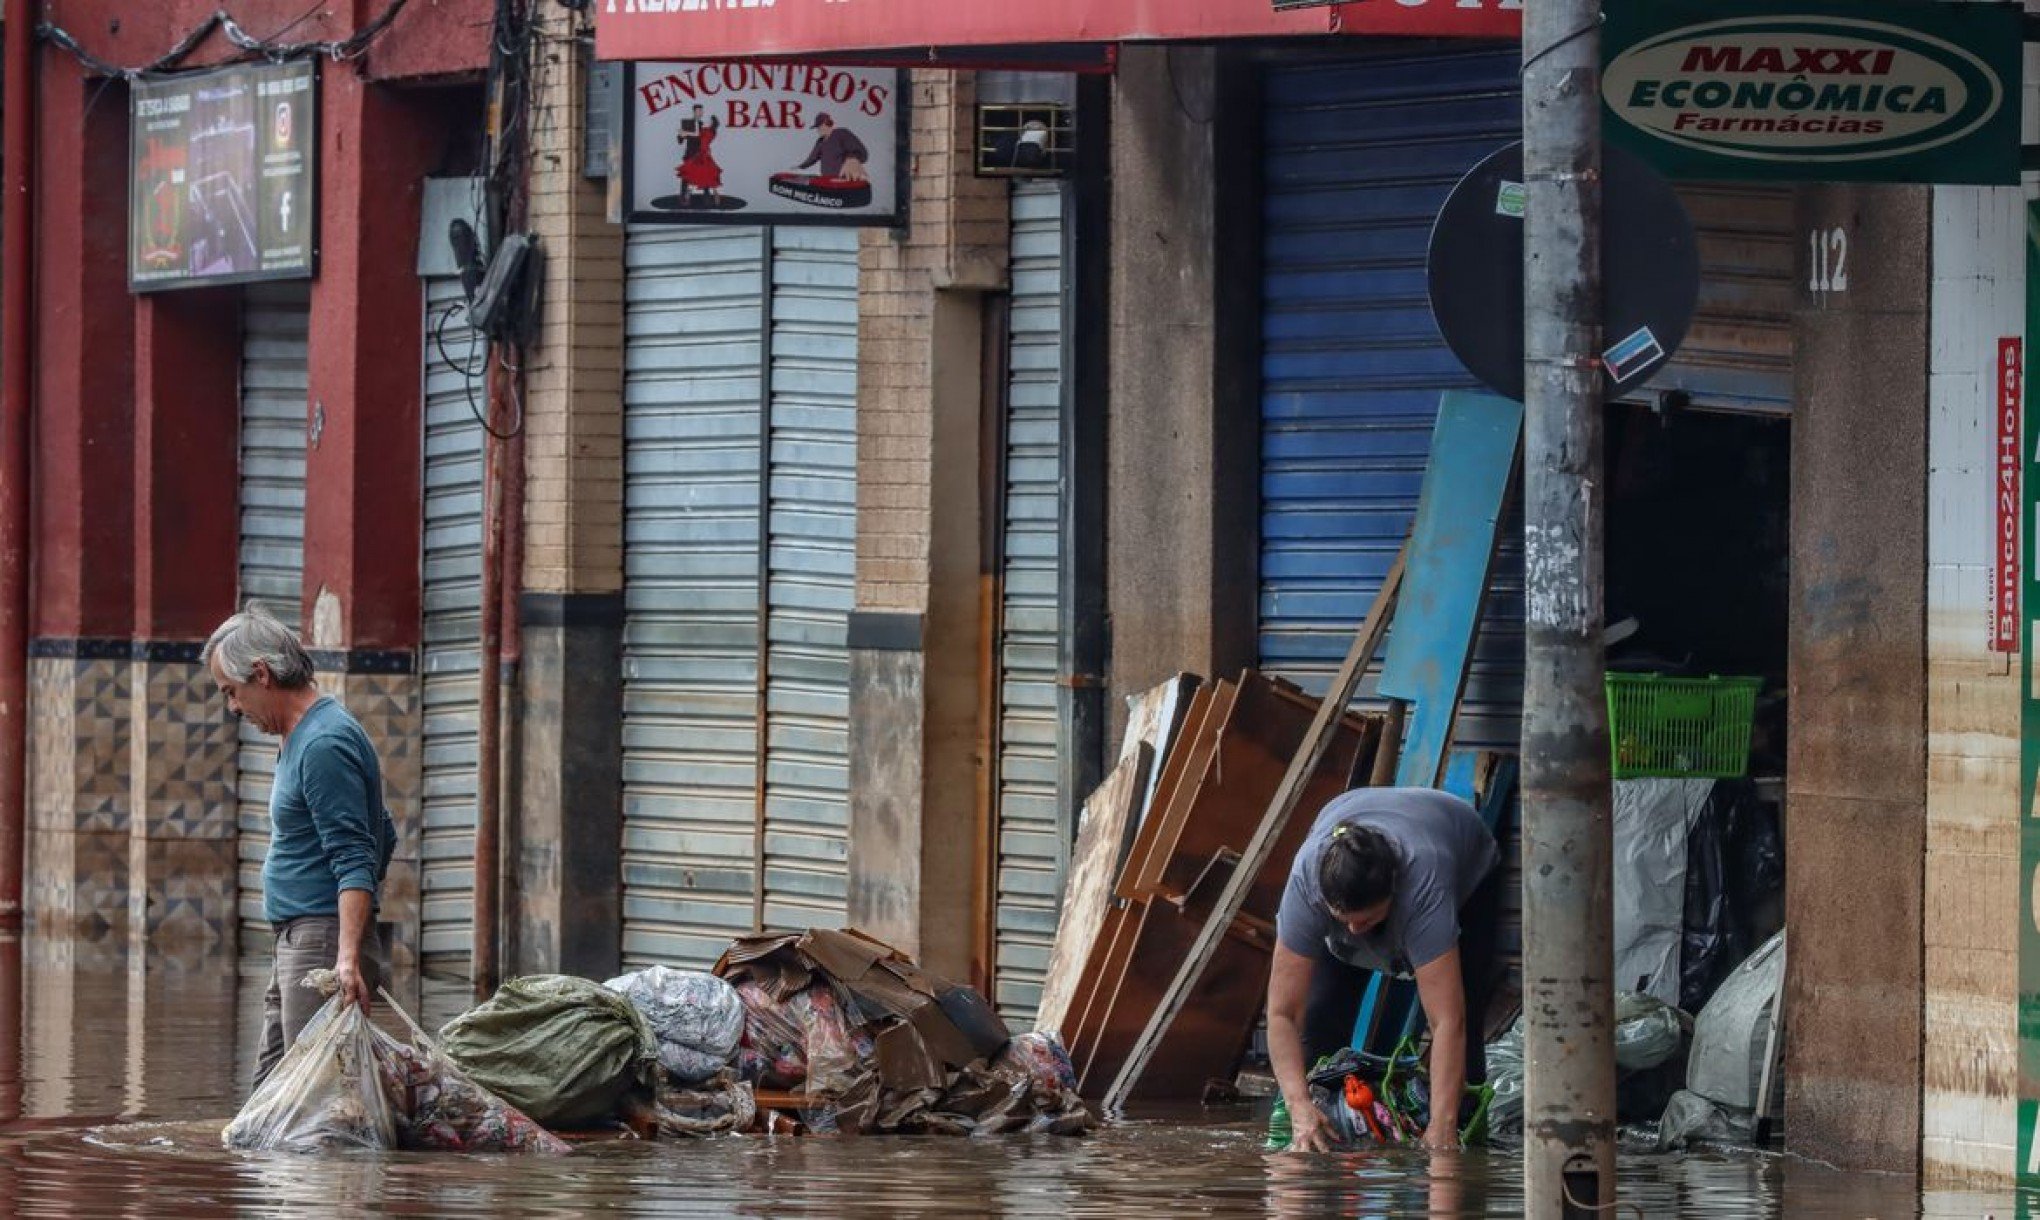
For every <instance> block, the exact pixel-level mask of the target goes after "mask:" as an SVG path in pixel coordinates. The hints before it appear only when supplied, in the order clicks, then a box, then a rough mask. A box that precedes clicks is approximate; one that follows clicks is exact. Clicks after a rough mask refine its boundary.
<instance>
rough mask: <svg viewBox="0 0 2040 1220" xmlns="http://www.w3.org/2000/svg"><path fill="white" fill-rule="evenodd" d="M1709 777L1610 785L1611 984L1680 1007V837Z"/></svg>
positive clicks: (1703, 798)
mask: <svg viewBox="0 0 2040 1220" xmlns="http://www.w3.org/2000/svg"><path fill="white" fill-rule="evenodd" d="M1713 790H1714V781H1713V780H1711V779H1625V780H1620V781H1618V782H1617V783H1616V784H1615V986H1616V987H1617V989H1619V990H1622V991H1631V990H1634V991H1641V992H1643V993H1645V994H1647V995H1652V996H1656V997H1657V998H1658V999H1660V1000H1663V1001H1664V1002H1665V1003H1667V1004H1674V1005H1676V1004H1677V1003H1678V1002H1679V945H1680V941H1681V939H1682V938H1683V936H1684V933H1685V920H1686V834H1687V831H1688V830H1689V829H1691V827H1692V825H1693V822H1694V820H1695V819H1696V818H1698V817H1699V816H1700V811H1701V810H1702V809H1703V808H1705V807H1706V804H1707V797H1708V795H1709V794H1710V793H1711V792H1713Z"/></svg>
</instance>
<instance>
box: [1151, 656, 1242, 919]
mask: <svg viewBox="0 0 2040 1220" xmlns="http://www.w3.org/2000/svg"><path fill="white" fill-rule="evenodd" d="M1248 672H1249V673H1251V672H1252V671H1248ZM1239 695H1240V687H1239V685H1238V684H1237V683H1233V682H1218V683H1214V684H1213V688H1212V693H1211V702H1210V703H1209V704H1208V705H1206V707H1205V709H1204V720H1203V722H1202V723H1200V724H1199V725H1198V726H1197V732H1196V733H1195V734H1194V735H1192V734H1190V733H1185V734H1184V735H1183V737H1182V740H1181V742H1180V743H1179V744H1178V746H1177V749H1176V753H1178V754H1181V755H1182V759H1181V762H1180V763H1179V762H1178V761H1177V759H1175V758H1173V757H1172V758H1171V759H1170V760H1169V763H1170V769H1171V770H1172V771H1173V772H1174V775H1172V776H1169V777H1165V778H1166V781H1167V782H1168V786H1169V789H1170V790H1169V791H1168V792H1157V793H1156V794H1155V804H1154V808H1153V809H1152V810H1150V811H1149V814H1148V819H1147V822H1146V823H1145V824H1144V825H1143V826H1142V827H1141V829H1142V830H1143V831H1145V832H1147V833H1144V834H1143V835H1142V836H1141V837H1142V838H1143V839H1144V840H1146V846H1147V850H1146V851H1145V852H1142V851H1140V850H1138V848H1136V850H1135V852H1134V855H1133V858H1131V859H1129V860H1128V861H1127V862H1126V872H1125V873H1123V874H1122V875H1121V876H1120V878H1119V896H1120V897H1121V898H1126V899H1142V898H1151V897H1153V896H1154V895H1155V893H1156V892H1157V891H1158V889H1159V888H1160V886H1161V884H1162V876H1163V873H1164V872H1165V870H1166V869H1167V868H1168V864H1169V859H1170V857H1172V856H1174V855H1175V854H1176V851H1177V849H1178V844H1179V842H1180V841H1181V838H1182V834H1183V827H1184V823H1185V822H1186V821H1187V820H1188V818H1189V816H1190V803H1191V802H1192V801H1194V800H1195V799H1196V793H1197V788H1198V785H1200V784H1202V783H1203V782H1204V779H1205V776H1206V774H1207V773H1208V772H1209V771H1210V770H1211V765H1212V759H1213V758H1214V757H1215V756H1216V755H1217V753H1218V746H1219V740H1220V738H1221V737H1222V736H1223V735H1224V733H1225V731H1226V726H1227V725H1228V724H1229V723H1230V722H1231V720H1232V716H1233V707H1234V705H1235V704H1236V703H1237V702H1238V700H1239Z"/></svg>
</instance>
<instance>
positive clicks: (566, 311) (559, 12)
mask: <svg viewBox="0 0 2040 1220" xmlns="http://www.w3.org/2000/svg"><path fill="white" fill-rule="evenodd" d="M535 17H536V19H537V20H538V21H539V22H540V23H541V24H542V25H543V26H544V27H545V28H546V30H547V32H548V34H549V35H552V37H549V38H547V39H543V40H541V42H540V44H539V47H538V49H537V50H536V51H535V52H534V54H536V55H540V56H543V57H544V62H543V63H542V64H541V65H540V66H539V68H538V70H537V72H536V74H535V75H536V79H537V81H538V88H539V95H538V97H537V98H536V109H537V114H538V116H539V117H538V118H537V119H536V120H535V121H534V123H533V127H532V142H533V148H532V181H531V209H530V224H531V229H532V231H533V232H534V233H536V234H537V235H538V238H539V242H540V245H541V246H542V248H543V249H544V250H545V252H546V267H545V298H544V299H545V307H544V318H543V322H542V329H541V331H540V334H539V338H538V342H537V343H536V344H534V345H533V346H532V347H531V348H530V349H529V350H528V351H527V352H526V353H525V368H526V369H527V370H528V372H527V376H526V381H525V412H526V419H525V463H526V468H525V480H526V481H525V500H524V519H525V549H524V583H525V592H524V595H523V600H522V605H521V607H520V610H519V614H520V621H521V629H522V635H523V656H522V662H521V663H522V672H521V676H520V682H521V686H520V694H521V697H522V707H521V709H520V715H521V718H522V730H521V736H522V745H521V767H520V771H519V778H518V780H517V781H516V782H515V783H514V784H513V785H512V786H511V791H512V792H513V793H517V794H519V799H518V804H517V806H516V807H515V808H513V809H510V810H508V811H507V813H506V820H507V821H508V823H509V826H510V833H509V834H508V835H507V836H506V840H507V842H506V849H508V850H510V851H511V855H510V867H511V868H512V869H513V870H514V881H513V883H512V884H511V885H510V886H509V887H508V892H509V897H510V899H511V901H512V902H513V904H514V907H515V910H514V913H512V914H511V915H510V916H508V917H507V918H506V920H505V923H506V925H507V927H508V929H509V932H510V936H511V944H510V946H509V948H508V952H507V957H508V961H509V965H510V968H511V969H514V970H518V971H542V970H544V971H556V970H565V971H570V972H573V973H579V974H588V975H593V976H595V977H597V978H606V977H608V974H609V972H611V971H613V970H614V969H615V968H616V966H617V965H618V961H619V959H620V957H621V955H622V944H621V941H622V928H623V909H622V894H621V887H620V885H619V869H620V867H621V861H620V853H621V850H622V832H623V814H622V788H623V777H622V768H623V717H622V706H623V704H622V700H623V670H622V668H621V663H620V662H621V656H622V649H623V241H624V234H623V229H622V227H621V226H618V225H613V224H610V223H609V222H608V220H607V219H606V218H605V213H606V202H607V201H606V193H605V191H604V187H603V184H602V183H600V182H596V181H591V180H589V179H588V178H586V177H584V176H583V174H582V166H583V165H584V164H585V163H586V157H587V151H588V150H587V147H586V131H587V122H586V114H585V108H586V107H585V100H586V97H587V92H586V86H587V80H586V75H587V65H586V63H585V61H584V60H583V59H582V58H581V56H579V55H578V54H576V53H575V48H574V44H573V43H572V41H571V36H572V35H573V34H574V32H575V31H576V30H577V29H579V28H582V27H585V26H586V24H587V18H586V17H585V16H577V15H576V14H574V13H572V12H570V11H568V10H567V9H565V8H561V7H558V6H550V5H549V6H544V7H543V8H541V9H540V10H538V11H537V12H536V14H535Z"/></svg>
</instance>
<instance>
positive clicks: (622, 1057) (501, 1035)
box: [439, 974, 659, 1129]
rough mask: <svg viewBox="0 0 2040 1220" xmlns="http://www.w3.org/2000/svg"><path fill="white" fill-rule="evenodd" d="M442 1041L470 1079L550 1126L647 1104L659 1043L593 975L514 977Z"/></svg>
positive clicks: (585, 1122) (450, 1025) (584, 1122)
mask: <svg viewBox="0 0 2040 1220" xmlns="http://www.w3.org/2000/svg"><path fill="white" fill-rule="evenodd" d="M439 1037H440V1045H441V1046H442V1047H444V1048H445V1051H446V1054H447V1056H448V1057H449V1058H451V1059H452V1060H453V1062H454V1064H455V1065H456V1066H458V1067H459V1068H460V1069H461V1070H462V1071H463V1072H465V1073H467V1075H468V1077H469V1079H471V1080H473V1081H474V1082H475V1083H476V1084H479V1085H481V1086H482V1087H483V1088H485V1089H488V1090H489V1091H490V1092H492V1093H495V1094H496V1095H497V1096H499V1097H501V1098H503V1099H504V1100H505V1101H508V1102H510V1103H511V1104H512V1105H514V1106H516V1107H517V1108H518V1109H520V1110H523V1111H524V1112H525V1113H527V1114H529V1115H530V1116H531V1117H533V1118H535V1119H537V1120H538V1121H539V1122H541V1123H543V1124H545V1125H546V1126H548V1127H561V1128H568V1129H572V1128H576V1127H586V1126H590V1125H593V1124H595V1123H599V1122H603V1121H606V1120H609V1119H612V1118H615V1117H616V1116H617V1115H618V1114H619V1113H621V1112H622V1111H623V1110H624V1109H626V1108H627V1107H628V1106H629V1104H630V1103H632V1102H635V1103H637V1104H639V1105H642V1106H650V1105H651V1104H652V1102H653V1100H654V1094H655V1091H656V1089H657V1087H658V1074H659V1047H658V1042H657V1040H656V1039H654V1038H653V1036H652V1030H651V1027H650V1026H649V1025H647V1024H645V1019H644V1018H643V1017H642V1016H640V1015H638V1010H637V1009H636V1008H635V1007H633V1006H632V1005H631V1003H630V1001H628V1000H626V999H624V998H623V997H622V996H620V995H618V994H616V993H615V992H613V991H611V990H609V989H608V988H606V987H602V986H600V985H598V984H596V983H592V982H589V981H588V980H587V979H578V978H572V977H569V976H567V975H562V974H539V975H530V976H527V977H524V978H515V979H511V980H510V981H509V982H507V983H504V984H503V986H502V987H501V988H500V989H499V990H498V991H497V992H496V994H495V995H494V996H492V997H490V999H489V1000H488V1001H487V1002H486V1003H483V1004H481V1005H480V1006H478V1007H475V1008H471V1009H469V1010H468V1011H467V1012H464V1013H462V1014H461V1015H460V1016H458V1017H455V1018H454V1019H453V1020H451V1021H449V1022H447V1024H446V1027H445V1028H444V1029H442V1030H440V1032H439Z"/></svg>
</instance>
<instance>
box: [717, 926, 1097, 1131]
mask: <svg viewBox="0 0 2040 1220" xmlns="http://www.w3.org/2000/svg"><path fill="white" fill-rule="evenodd" d="M715 973H716V974H717V975H718V976H719V977H721V978H722V979H723V980H725V981H726V982H729V983H731V984H733V985H734V986H735V988H736V994H737V997H738V999H739V1000H740V1001H742V1003H743V1007H744V1013H745V1022H744V1033H743V1037H742V1040H741V1045H740V1048H739V1050H738V1064H739V1067H740V1072H741V1074H742V1075H744V1076H745V1077H747V1078H749V1079H751V1080H753V1081H755V1082H757V1083H758V1084H759V1085H761V1086H764V1088H765V1090H766V1091H761V1092H760V1093H759V1095H758V1103H759V1108H760V1110H761V1111H763V1112H764V1113H765V1114H766V1115H768V1116H769V1115H771V1114H774V1113H779V1114H782V1115H784V1116H789V1117H790V1116H793V1115H798V1116H799V1118H800V1120H801V1121H802V1122H804V1123H805V1124H806V1125H807V1127H808V1128H809V1129H811V1130H816V1131H824V1132H826V1131H843V1132H857V1133H867V1134H868V1133H912V1134H947V1135H992V1134H1000V1133H1004V1132H1013V1131H1026V1132H1047V1133H1053V1134H1058V1135H1074V1134H1077V1133H1078V1132H1081V1131H1084V1130H1087V1129H1089V1127H1090V1126H1091V1125H1092V1122H1093V1120H1092V1117H1091V1114H1090V1112H1089V1111H1088V1110H1087V1109H1086V1108H1085V1106H1084V1104H1083V1102H1082V1101H1080V1100H1079V1099H1078V1097H1077V1093H1076V1081H1075V1074H1074V1072H1073V1071H1072V1070H1071V1068H1070V1064H1069V1058H1068V1056H1067V1055H1066V1054H1064V1052H1063V1049H1062V1046H1061V1044H1060V1042H1058V1041H1057V1040H1056V1039H1055V1038H1054V1037H1052V1036H1049V1035H1044V1034H1023V1035H1021V1036H1020V1037H1018V1038H1015V1037H1013V1036H1012V1035H1011V1034H1010V1033H1009V1032H1008V1030H1007V1028H1006V1024H1005V1022H1003V1021H1001V1020H1000V1019H999V1017H998V1014H997V1013H995V1012H993V1011H992V1008H991V1005H989V1004H988V1003H986V1001H985V998H984V997H983V996H981V995H979V994H978V993H977V992H976V991H974V990H972V989H971V988H969V987H964V986H960V985H958V984H955V983H950V982H946V981H944V980H942V979H939V978H936V977H935V976H933V975H929V974H926V973H924V972H923V971H922V970H920V969H919V968H918V967H917V966H915V965H914V963H913V962H911V961H909V960H908V959H907V957H906V956H905V955H904V954H902V953H900V952H899V951H898V950H896V949H893V948H892V947H891V946H889V945H886V944H884V943H882V942H880V941H877V940H873V939H871V938H870V937H867V936H864V935H863V934H861V933H858V932H855V931H846V932H837V931H829V930H824V929H812V930H810V931H807V932H804V933H799V934H792V933H766V934H762V935H757V936H749V937H745V938H743V939H741V940H739V941H737V942H736V943H735V944H734V945H732V946H731V947H730V949H729V950H728V951H727V952H725V953H724V954H723V956H722V960H720V961H718V962H717V963H716V965H715ZM781 1090H783V1091H781ZM767 1121H768V1122H769V1121H770V1119H769V1117H768V1120H767Z"/></svg>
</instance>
